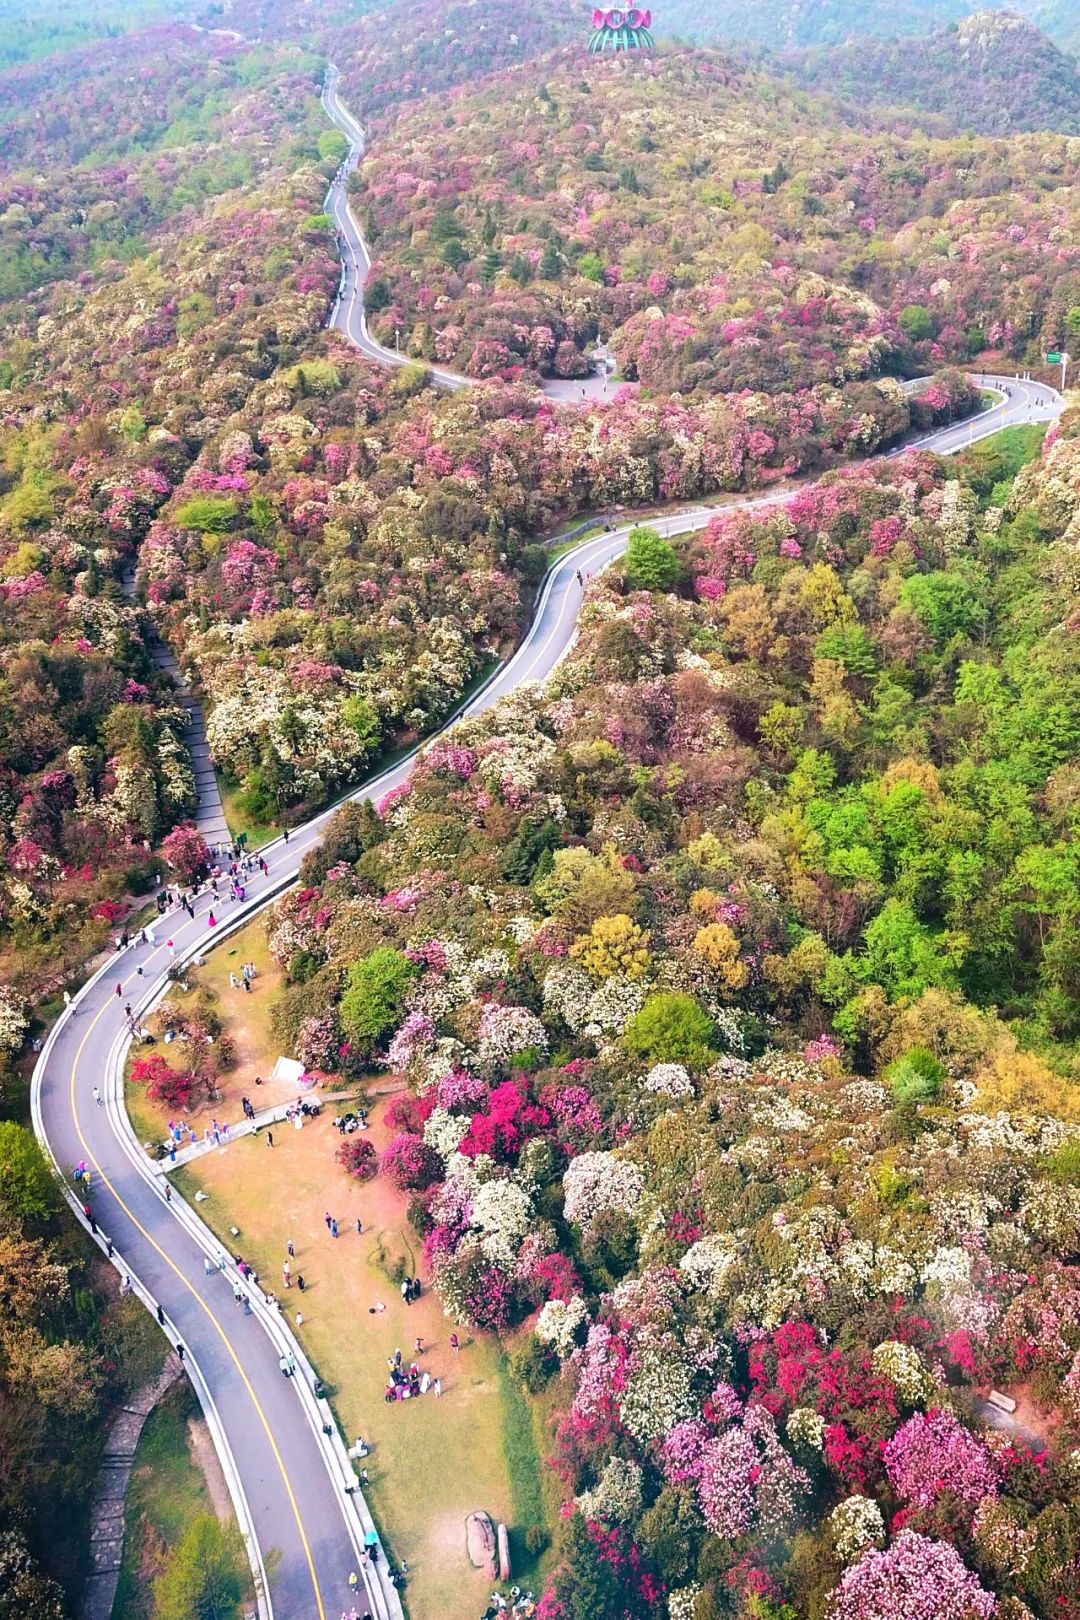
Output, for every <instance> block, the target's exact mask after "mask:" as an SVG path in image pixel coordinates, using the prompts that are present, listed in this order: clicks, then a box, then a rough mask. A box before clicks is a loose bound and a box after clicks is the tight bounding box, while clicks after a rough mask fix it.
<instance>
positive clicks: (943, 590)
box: [900, 574, 980, 646]
mask: <svg viewBox="0 0 1080 1620" xmlns="http://www.w3.org/2000/svg"><path fill="white" fill-rule="evenodd" d="M900 602H901V604H902V606H904V607H907V608H911V610H912V612H913V613H915V614H917V616H918V617H919V618H920V619H921V620H922V622H923V624H924V625H925V627H926V629H927V630H928V631H929V632H930V634H931V635H932V636H933V638H934V640H935V641H936V642H937V643H938V645H939V646H942V645H943V644H944V643H945V642H946V641H948V640H949V639H950V638H951V637H952V636H955V635H964V636H966V635H970V634H971V632H972V631H973V630H974V628H975V626H976V625H977V624H978V622H979V617H980V614H979V604H978V603H977V601H976V600H975V598H974V596H973V595H972V593H971V591H970V590H969V588H968V586H967V585H966V584H965V583H964V581H963V580H962V579H958V578H957V576H956V575H955V574H912V575H911V577H910V579H906V580H905V581H904V587H903V589H902V591H901V592H900Z"/></svg>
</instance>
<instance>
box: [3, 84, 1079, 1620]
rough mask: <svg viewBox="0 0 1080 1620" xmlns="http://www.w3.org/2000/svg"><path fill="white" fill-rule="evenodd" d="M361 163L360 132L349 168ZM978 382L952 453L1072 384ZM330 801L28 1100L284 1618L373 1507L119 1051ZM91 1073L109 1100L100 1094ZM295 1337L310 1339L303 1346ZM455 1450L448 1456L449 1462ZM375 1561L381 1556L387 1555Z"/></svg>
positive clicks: (698, 521) (574, 580)
mask: <svg viewBox="0 0 1080 1620" xmlns="http://www.w3.org/2000/svg"><path fill="white" fill-rule="evenodd" d="M334 82H335V76H334V75H333V74H331V77H330V80H329V81H328V85H327V89H326V92H325V104H326V106H327V110H328V112H329V113H330V115H331V116H332V117H333V118H334V120H335V122H338V123H339V124H342V127H344V128H346V129H350V130H352V131H354V133H350V140H354V141H355V142H356V143H357V145H358V144H359V142H360V140H361V139H362V132H360V131H359V126H356V125H355V122H354V121H353V120H352V119H351V116H350V115H349V114H348V112H347V111H346V110H345V109H344V108H343V107H342V106H341V104H340V102H339V101H338V100H337V98H336V94H335V91H334ZM355 161H356V147H354V149H353V151H352V153H351V155H350V157H349V159H347V160H346V164H345V168H346V169H348V167H349V166H350V165H351V164H354V163H355ZM342 178H343V177H342ZM343 194H344V187H343V184H340V183H336V184H335V186H334V187H332V188H331V194H330V198H329V199H328V209H329V211H331V212H332V214H333V217H334V219H335V222H336V225H337V228H338V231H339V233H340V235H341V237H342V239H343V241H344V243H345V250H344V251H345V263H346V285H345V292H344V295H343V296H342V297H341V298H340V299H339V301H338V303H337V305H336V307H335V313H334V321H333V324H334V325H335V326H336V327H337V329H338V330H340V331H341V332H343V333H344V334H345V335H346V336H347V337H348V338H349V339H350V340H351V341H352V342H354V343H355V344H356V345H357V347H358V348H360V349H361V350H362V351H363V352H364V353H365V354H367V355H369V356H370V357H371V358H372V359H375V360H380V361H383V362H385V363H388V364H399V363H401V362H402V359H403V357H402V356H399V355H396V354H395V353H393V351H387V350H385V349H383V348H381V346H380V345H378V344H376V343H375V342H374V341H373V340H372V339H371V338H370V336H369V335H368V333H367V329H366V326H365V323H364V318H363V305H362V286H363V278H364V275H365V274H366V271H367V264H368V259H367V253H366V250H365V248H364V244H363V240H362V238H361V236H360V233H359V231H358V230H357V229H356V226H355V223H354V222H353V221H352V219H351V216H350V215H349V214H348V211H347V210H346V209H345V206H344V201H343ZM436 376H437V378H438V380H439V381H440V382H442V383H443V384H444V385H445V386H446V387H448V388H458V387H463V386H466V379H464V378H461V377H458V376H456V375H455V374H453V373H450V372H437V373H436ZM980 380H981V381H982V382H983V383H985V384H986V386H989V387H994V388H997V389H1000V390H1001V391H1002V393H1003V395H1004V396H1005V397H1003V399H1002V401H1001V403H1000V404H999V405H997V406H995V407H994V409H993V410H991V411H988V412H986V413H984V414H983V415H982V416H980V417H979V418H978V419H977V422H975V423H972V424H967V423H964V424H960V425H958V426H956V427H950V428H945V429H943V430H942V431H941V432H939V433H935V434H931V435H929V436H928V437H927V438H926V439H923V440H921V441H920V443H921V444H922V445H925V446H926V447H927V448H933V449H935V450H937V451H940V452H942V453H946V454H947V453H951V452H953V451H956V450H958V449H961V448H963V447H964V446H965V445H967V444H968V443H970V442H971V441H972V439H973V438H977V437H983V436H985V435H986V434H987V433H991V432H996V431H998V430H999V429H1000V428H1002V427H1005V426H1007V425H1010V424H1013V423H1019V422H1025V421H1030V420H1033V419H1034V420H1049V419H1051V418H1053V417H1056V416H1057V415H1058V414H1059V413H1060V411H1061V409H1062V407H1063V401H1062V399H1061V397H1060V395H1057V394H1055V393H1054V391H1053V390H1052V389H1048V388H1046V387H1044V386H1042V385H1040V384H1036V383H1028V382H1020V381H1017V380H1016V379H1014V378H992V377H991V378H982V379H980ZM785 498H786V497H785V495H784V494H772V495H770V496H767V497H756V498H755V497H747V498H745V499H744V500H742V501H740V502H739V503H738V504H740V505H741V506H743V507H746V508H755V507H760V506H762V505H768V504H772V503H775V502H777V501H782V500H783V499H785ZM714 510H715V508H709V507H692V508H688V509H687V510H685V511H681V512H676V513H672V514H671V515H669V516H665V517H663V518H660V519H659V520H656V522H655V527H657V528H658V529H659V530H660V531H661V533H663V534H667V535H675V534H681V533H686V532H688V531H691V530H694V529H697V528H700V527H701V526H702V525H703V524H704V523H705V522H707V521H708V519H709V517H711V516H712V515H713V512H714ZM628 534H629V528H628V527H622V528H618V529H614V530H612V531H610V532H605V533H603V534H600V535H598V536H596V537H595V538H593V539H591V540H588V541H586V542H585V543H584V544H582V545H581V546H579V547H577V548H575V549H574V550H573V551H571V552H568V553H567V554H566V555H564V556H563V557H562V558H561V559H560V560H559V561H558V562H556V563H555V564H554V566H553V567H552V569H551V571H550V572H549V574H548V576H547V579H546V581H545V583H544V586H543V588H542V590H541V593H540V596H539V600H538V602H537V607H536V611H535V614H534V616H533V620H532V623H531V626H530V628H529V631H528V633H527V635H526V636H525V638H524V640H523V642H522V644H521V646H520V648H519V649H518V651H517V652H516V653H515V654H514V656H513V657H512V658H510V659H509V660H508V661H507V662H506V663H505V664H504V665H503V666H501V667H500V668H499V670H497V671H496V673H495V675H494V677H493V678H492V679H491V680H490V681H489V682H488V684H487V685H486V686H485V687H484V688H483V689H482V690H481V691H479V692H478V693H477V694H475V695H474V696H473V697H472V698H471V699H470V701H469V702H468V703H467V704H466V705H465V706H464V710H463V712H464V713H466V714H477V713H480V712H481V711H482V710H484V709H486V708H488V707H489V706H490V705H491V704H492V703H495V702H497V701H498V699H499V698H501V697H503V696H505V695H506V694H507V693H509V692H511V691H513V690H514V689H515V688H517V687H518V686H520V685H522V684H523V683H525V682H529V681H542V680H543V679H545V678H546V677H547V676H548V675H549V674H550V673H551V671H552V670H553V669H554V667H555V666H556V664H557V663H558V662H559V660H560V659H561V658H562V657H563V655H564V654H565V652H566V650H567V648H568V647H569V646H570V643H571V641H572V640H573V636H574V631H575V625H576V622H577V615H578V609H579V606H580V603H581V598H582V594H583V589H584V586H585V585H587V582H588V578H589V576H591V575H592V574H594V573H596V572H597V571H598V570H599V569H602V568H603V567H605V566H606V565H607V564H608V563H609V562H611V561H612V559H613V558H615V557H617V556H618V555H619V554H620V553H621V552H622V550H623V549H624V547H625V545H626V540H627V536H628ZM410 769H411V759H406V760H403V761H401V762H400V763H398V764H396V765H395V766H394V767H393V768H392V769H390V770H388V771H385V772H383V773H382V774H381V775H380V776H379V777H377V778H376V779H374V780H372V781H370V782H368V783H366V784H364V786H363V787H361V788H359V789H358V790H357V792H356V793H355V794H354V795H353V796H354V797H356V798H370V799H373V800H378V799H379V798H381V797H382V795H383V794H384V793H386V792H387V791H388V790H389V789H390V788H393V787H396V786H398V785H399V784H401V783H403V782H404V781H405V780H406V779H407V777H408V775H409V771H410ZM332 813H333V812H332V811H327V812H325V813H324V814H323V815H321V816H318V817H316V818H315V819H314V820H313V821H311V822H309V823H307V825H305V826H304V827H303V828H300V829H298V830H297V831H296V832H294V833H293V834H292V835H291V837H290V839H289V841H288V843H285V842H284V841H282V840H280V839H279V840H278V841H277V842H276V843H274V844H272V845H270V846H269V847H268V848H267V849H265V850H264V851H263V853H264V855H265V857H266V859H267V860H268V862H269V864H270V872H269V876H268V877H267V878H264V879H262V880H256V881H255V882H252V883H249V884H248V885H247V898H246V900H245V901H244V902H243V903H242V904H232V905H230V904H229V902H228V901H226V900H213V906H214V909H215V913H216V915H217V918H218V925H217V926H216V927H215V928H214V929H213V930H211V929H210V928H209V927H208V923H207V916H208V912H209V910H210V900H209V899H208V898H207V897H205V896H204V897H203V899H202V900H201V902H198V903H197V904H196V907H195V917H194V919H193V920H189V919H188V918H187V917H186V915H185V914H184V913H183V912H172V913H170V914H169V915H167V916H166V917H165V918H164V919H163V920H162V921H161V922H159V923H157V924H155V932H156V940H155V941H153V942H147V943H143V944H136V945H133V946H131V947H129V948H128V949H127V950H126V951H124V952H123V953H122V954H118V955H117V956H116V958H115V959H114V960H112V961H110V962H108V963H107V964H106V966H105V967H104V968H103V969H101V970H100V971H99V972H98V973H97V974H96V975H95V977H94V978H92V979H91V980H90V981H89V983H88V984H87V985H86V986H85V987H84V989H83V990H82V992H81V993H80V995H79V996H78V997H77V998H76V1002H75V1005H74V1008H73V1009H72V1010H71V1011H70V1012H67V1013H65V1015H64V1016H63V1017H62V1018H61V1019H60V1020H59V1022H58V1023H57V1024H56V1025H55V1026H54V1028H53V1030H52V1032H51V1034H50V1036H49V1038H48V1040H47V1042H46V1044H45V1047H44V1048H43V1050H42V1052H41V1055H40V1057H39V1060H38V1064H37V1068H36V1070H35V1074H34V1090H33V1112H34V1124H35V1128H36V1129H37V1131H38V1134H39V1136H40V1137H41V1139H42V1140H43V1142H44V1143H45V1144H46V1146H47V1148H48V1150H49V1151H50V1152H51V1154H52V1155H53V1158H54V1159H55V1161H56V1163H57V1165H58V1166H59V1168H60V1170H61V1171H62V1172H63V1174H64V1176H65V1179H66V1180H67V1182H68V1185H69V1186H70V1172H71V1171H72V1169H73V1168H74V1166H75V1165H76V1164H77V1163H78V1162H79V1161H80V1160H83V1159H85V1160H86V1162H87V1163H88V1165H89V1166H90V1168H91V1170H92V1172H93V1187H92V1193H91V1199H90V1203H91V1209H92V1215H93V1219H94V1223H95V1226H96V1228H97V1236H98V1241H99V1242H100V1243H102V1244H103V1245H104V1244H105V1243H106V1241H107V1242H108V1244H109V1245H110V1246H111V1249H112V1250H113V1251H114V1252H113V1253H112V1255H111V1258H113V1260H114V1263H115V1264H117V1266H118V1268H119V1270H120V1271H121V1273H122V1275H123V1276H124V1277H125V1278H130V1279H131V1280H132V1284H133V1286H135V1287H136V1289H137V1290H138V1291H140V1292H142V1295H143V1297H144V1298H145V1299H146V1300H147V1303H148V1304H149V1305H150V1307H151V1308H152V1309H153V1308H155V1307H156V1306H157V1305H158V1304H160V1306H161V1308H162V1311H163V1313H164V1316H165V1328H166V1331H167V1333H168V1335H169V1337H170V1340H171V1341H172V1342H173V1343H177V1342H179V1343H181V1344H182V1345H183V1346H184V1350H185V1354H186V1365H187V1367H188V1370H189V1372H190V1373H191V1375H192V1377H193V1379H194V1381H195V1383H196V1386H197V1388H198V1389H199V1393H200V1396H201V1398H202V1400H203V1404H204V1407H205V1408H206V1410H207V1416H208V1418H209V1420H210V1424H211V1429H212V1431H213V1433H214V1436H215V1441H216V1443H217V1445H218V1450H219V1452H220V1454H221V1457H222V1462H223V1465H224V1467H225V1471H226V1476H227V1478H228V1479H229V1482H230V1488H231V1490H232V1493H233V1499H234V1502H235V1503H236V1505H237V1511H238V1515H239V1517H240V1521H241V1526H242V1528H244V1529H245V1531H246V1532H247V1533H248V1536H249V1550H251V1551H252V1554H253V1559H254V1561H255V1563H256V1564H258V1561H259V1559H260V1557H267V1556H269V1554H270V1553H271V1551H273V1552H274V1555H275V1557H274V1567H273V1571H272V1576H271V1580H270V1584H269V1591H268V1592H266V1593H264V1596H263V1599H262V1612H263V1613H264V1615H270V1614H271V1613H272V1614H273V1615H274V1616H275V1617H276V1620H338V1616H339V1615H340V1614H341V1611H342V1609H348V1608H350V1607H351V1606H352V1605H351V1602H350V1594H349V1588H348V1577H349V1573H350V1571H351V1570H354V1569H356V1570H359V1569H360V1560H359V1556H358V1545H359V1540H360V1538H362V1536H363V1534H364V1532H365V1530H366V1529H369V1528H370V1519H369V1518H368V1517H367V1515H366V1508H365V1507H364V1505H363V1503H362V1500H361V1499H360V1497H359V1494H358V1493H355V1494H348V1493H347V1492H346V1482H347V1480H349V1479H350V1478H351V1474H350V1472H349V1468H348V1464H347V1462H346V1461H345V1458H344V1453H343V1450H342V1447H341V1442H340V1440H339V1438H338V1436H337V1434H336V1431H334V1432H332V1433H331V1434H327V1433H325V1432H324V1425H327V1426H328V1427H329V1426H330V1425H331V1415H330V1412H329V1408H327V1407H326V1405H325V1403H322V1402H319V1401H317V1400H316V1398H315V1395H314V1393H313V1390H312V1387H311V1376H310V1369H308V1368H307V1366H306V1363H302V1366H301V1375H300V1376H299V1377H297V1378H295V1379H289V1380H287V1379H284V1378H282V1376H281V1373H280V1371H279V1367H278V1358H279V1356H280V1354H281V1353H282V1348H283V1347H284V1346H286V1345H287V1344H289V1342H290V1340H291V1335H290V1334H289V1329H288V1324H287V1323H286V1322H284V1321H283V1320H282V1318H281V1316H280V1315H278V1314H277V1313H275V1312H274V1311H273V1310H272V1309H271V1308H270V1307H268V1306H266V1305H265V1304H264V1303H263V1302H262V1300H261V1296H260V1294H259V1290H258V1289H254V1288H249V1289H248V1293H249V1295H250V1296H251V1298H252V1302H253V1307H254V1308H253V1312H252V1314H251V1315H246V1314H245V1313H244V1312H243V1310H242V1308H241V1307H240V1306H238V1305H237V1304H236V1303H235V1301H234V1299H233V1292H232V1280H233V1279H232V1275H231V1274H229V1273H226V1275H224V1276H223V1275H221V1274H220V1273H218V1272H216V1271H215V1272H214V1273H213V1274H212V1275H207V1274H206V1271H205V1269H204V1260H205V1259H207V1258H210V1257H213V1258H215V1259H216V1257H217V1255H218V1253H219V1246H218V1245H217V1243H216V1241H215V1240H214V1239H213V1238H212V1237H211V1236H210V1234H209V1232H208V1230H207V1229H206V1228H205V1227H204V1226H203V1225H202V1223H201V1221H200V1220H199V1219H198V1216H197V1213H196V1212H195V1211H194V1210H192V1209H190V1208H188V1207H187V1206H186V1205H184V1204H183V1202H182V1201H181V1200H180V1199H179V1198H175V1199H173V1201H172V1203H171V1205H170V1204H168V1203H166V1200H165V1181H164V1178H163V1177H162V1175H161V1174H160V1171H159V1170H156V1169H154V1168H153V1167H152V1166H151V1165H150V1164H149V1163H148V1161H147V1159H146V1157H145V1155H144V1154H143V1152H142V1150H141V1149H140V1147H139V1146H138V1144H137V1143H136V1141H135V1138H134V1135H133V1132H132V1130H131V1126H130V1124H129V1122H128V1119H127V1115H126V1112H125V1110H124V1106H123V1091H122V1073H123V1059H124V1053H125V1051H126V1047H127V1043H128V1039H129V1036H128V1032H127V1020H126V1018H125V1015H124V1007H125V1004H127V1003H130V1004H131V1006H132V1008H133V1010H134V1012H135V1014H136V1016H137V1015H138V1013H139V1012H140V1010H145V1009H147V1008H148V1007H150V1006H151V1005H152V1004H153V1003H154V1001H155V1000H156V999H157V998H158V997H160V995H161V994H163V993H164V991H165V989H166V988H167V978H166V974H167V970H168V968H169V967H170V965H171V963H172V960H173V957H172V955H171V954H170V952H169V951H168V950H167V949H166V940H168V939H171V940H172V941H173V943H174V945H175V948H176V954H177V958H178V959H183V957H184V956H185V955H190V954H196V953H198V952H201V951H203V950H209V949H211V948H213V946H214V945H216V944H217V943H219V941H220V940H221V938H222V937H223V935H224V933H226V932H227V931H228V930H229V929H231V928H233V927H235V926H238V925H239V924H240V923H241V922H243V921H246V920H247V919H249V918H250V917H252V916H254V915H256V914H257V913H258V912H259V911H261V910H262V909H263V908H264V907H265V906H266V905H268V904H269V903H270V901H271V900H272V899H273V898H274V896H275V895H276V894H278V893H280V892H281V890H282V889H283V888H285V887H287V886H288V885H289V884H290V883H291V882H292V881H293V879H294V878H295V875H296V872H297V868H298V866H299V864H300V861H301V859H302V857H303V855H304V854H305V852H306V851H307V850H309V849H311V848H313V847H314V846H315V845H316V844H317V843H318V842H319V840H320V838H321V836H322V832H323V829H324V827H325V825H326V822H327V819H328V817H329V816H330V815H331V814H332ZM210 898H212V897H210ZM117 986H119V990H120V993H119V995H118V994H117ZM95 1087H97V1088H98V1089H99V1091H100V1093H101V1101H100V1103H99V1102H95V1100H94V1095H93V1092H94V1088H95ZM79 1202H80V1203H81V1199H80V1200H79ZM276 1280H277V1279H276V1278H275V1279H274V1282H275V1283H276ZM294 1348H296V1350H297V1353H298V1354H299V1347H297V1346H294ZM452 1461H453V1459H451V1458H447V1464H448V1465H452ZM377 1567H378V1569H380V1570H385V1568H386V1560H385V1555H383V1556H382V1557H381V1558H380V1560H379V1564H378V1566H377ZM367 1603H368V1604H370V1606H371V1608H372V1611H373V1613H374V1614H375V1615H376V1616H381V1617H383V1620H397V1617H398V1616H400V1612H401V1611H400V1604H399V1602H398V1598H397V1594H396V1592H395V1591H394V1590H393V1589H392V1588H390V1587H389V1586H388V1585H386V1584H384V1583H383V1582H381V1581H379V1580H378V1579H376V1580H375V1581H374V1582H369V1585H368V1591H367ZM360 1612H361V1613H362V1612H363V1602H362V1601H361V1603H360Z"/></svg>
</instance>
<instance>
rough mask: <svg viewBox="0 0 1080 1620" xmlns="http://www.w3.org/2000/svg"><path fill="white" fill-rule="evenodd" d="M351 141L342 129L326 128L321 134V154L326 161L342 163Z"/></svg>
mask: <svg viewBox="0 0 1080 1620" xmlns="http://www.w3.org/2000/svg"><path fill="white" fill-rule="evenodd" d="M348 150H349V143H348V141H347V140H346V139H345V137H344V135H343V134H342V133H341V131H340V129H324V130H322V131H321V132H320V135H319V156H320V157H321V158H322V160H323V162H324V163H340V162H341V160H342V158H343V157H344V156H345V154H346V152H347V151H348Z"/></svg>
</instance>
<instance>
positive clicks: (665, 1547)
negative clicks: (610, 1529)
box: [638, 1485, 705, 1586]
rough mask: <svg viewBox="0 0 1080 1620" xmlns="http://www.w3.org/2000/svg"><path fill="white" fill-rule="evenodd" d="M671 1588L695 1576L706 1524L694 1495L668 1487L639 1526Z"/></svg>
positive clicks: (641, 1536) (645, 1543) (658, 1567)
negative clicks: (698, 1549)
mask: <svg viewBox="0 0 1080 1620" xmlns="http://www.w3.org/2000/svg"><path fill="white" fill-rule="evenodd" d="M638 1534H639V1537H640V1539H641V1541H642V1542H643V1543H644V1545H645V1546H646V1547H648V1549H649V1551H650V1553H651V1554H652V1556H653V1561H654V1562H655V1564H656V1567H657V1569H658V1570H659V1571H660V1574H661V1575H662V1576H663V1578H664V1581H665V1582H666V1583H667V1585H668V1586H682V1585H684V1584H685V1582H686V1581H688V1580H689V1579H690V1577H691V1575H692V1574H693V1573H694V1564H695V1559H696V1556H697V1548H698V1547H699V1546H700V1544H701V1541H702V1540H703V1538H704V1535H705V1524H704V1521H703V1519H702V1517H701V1514H700V1513H699V1512H698V1509H697V1505H696V1503H695V1501H694V1498H693V1494H692V1492H690V1491H688V1490H679V1489H677V1488H676V1487H674V1486H671V1485H666V1486H665V1487H664V1489H663V1490H662V1491H661V1492H660V1495H659V1496H658V1497H657V1498H656V1501H655V1502H654V1503H653V1505H652V1507H651V1508H650V1509H649V1510H648V1512H647V1513H646V1514H645V1515H644V1517H643V1518H642V1520H641V1523H640V1525H639V1526H638Z"/></svg>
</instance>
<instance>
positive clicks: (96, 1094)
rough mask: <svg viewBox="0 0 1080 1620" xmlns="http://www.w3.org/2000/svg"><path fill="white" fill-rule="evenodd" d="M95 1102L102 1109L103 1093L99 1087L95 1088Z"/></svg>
mask: <svg viewBox="0 0 1080 1620" xmlns="http://www.w3.org/2000/svg"><path fill="white" fill-rule="evenodd" d="M94 1101H95V1102H96V1103H97V1105H98V1107H99V1108H100V1107H101V1092H100V1091H99V1090H98V1088H97V1086H95V1087H94Z"/></svg>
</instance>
